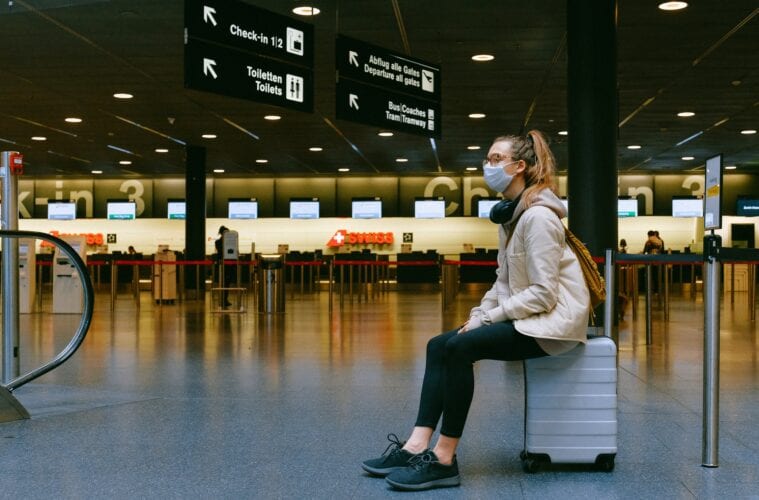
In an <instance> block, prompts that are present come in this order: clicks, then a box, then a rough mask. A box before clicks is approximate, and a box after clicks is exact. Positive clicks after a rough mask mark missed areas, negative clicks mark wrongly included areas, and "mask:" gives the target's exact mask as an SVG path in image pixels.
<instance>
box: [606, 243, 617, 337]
mask: <svg viewBox="0 0 759 500" xmlns="http://www.w3.org/2000/svg"><path fill="white" fill-rule="evenodd" d="M604 279H605V280H606V302H604V337H609V338H612V339H614V343H615V344H616V343H617V341H618V340H619V339H617V338H615V337H616V335H615V334H614V305H615V304H614V303H615V302H616V300H615V298H616V293H615V291H614V290H615V288H616V286H615V284H614V250H612V249H611V248H607V249H606V252H605V255H604Z"/></svg>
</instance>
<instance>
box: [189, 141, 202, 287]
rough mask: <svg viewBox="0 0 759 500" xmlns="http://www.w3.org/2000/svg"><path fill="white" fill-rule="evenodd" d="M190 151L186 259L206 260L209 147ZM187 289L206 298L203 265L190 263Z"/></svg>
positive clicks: (190, 148)
mask: <svg viewBox="0 0 759 500" xmlns="http://www.w3.org/2000/svg"><path fill="white" fill-rule="evenodd" d="M186 151H187V157H186V160H185V162H186V163H185V203H186V205H185V206H186V210H187V214H186V216H185V222H184V241H185V247H186V248H185V258H186V259H187V260H203V259H205V257H206V148H203V147H200V146H187V148H186ZM198 271H199V275H198ZM185 289H186V290H188V291H190V290H193V291H194V290H197V291H198V296H196V297H193V298H199V297H203V294H204V291H205V272H204V268H203V267H196V266H186V270H185Z"/></svg>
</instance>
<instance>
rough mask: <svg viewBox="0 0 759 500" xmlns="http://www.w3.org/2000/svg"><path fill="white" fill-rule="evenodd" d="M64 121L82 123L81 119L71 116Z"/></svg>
mask: <svg viewBox="0 0 759 500" xmlns="http://www.w3.org/2000/svg"><path fill="white" fill-rule="evenodd" d="M63 121H65V122H67V123H82V119H81V118H76V117H73V116H70V117H68V118H66V119H64V120H63Z"/></svg>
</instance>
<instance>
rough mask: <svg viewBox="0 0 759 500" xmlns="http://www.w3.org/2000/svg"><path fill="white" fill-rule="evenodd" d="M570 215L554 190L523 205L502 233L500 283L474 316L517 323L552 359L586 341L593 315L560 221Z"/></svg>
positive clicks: (545, 191)
mask: <svg viewBox="0 0 759 500" xmlns="http://www.w3.org/2000/svg"><path fill="white" fill-rule="evenodd" d="M520 215H521V217H520ZM565 215H566V211H565V209H564V205H563V204H562V203H561V200H560V199H559V198H558V197H556V195H555V194H554V193H553V192H551V190H549V189H544V190H542V191H540V192H539V193H538V194H537V196H536V197H535V198H534V199H533V202H532V204H531V205H530V207H529V208H528V209H526V210H525V207H524V199H522V200H520V202H519V204H518V205H517V208H516V210H515V211H514V215H513V217H512V219H511V221H510V222H508V223H506V224H503V225H501V227H500V228H499V245H498V269H497V270H496V281H495V283H494V284H493V286H492V288H491V289H490V290H488V292H487V293H485V296H484V297H483V298H482V301H481V302H480V305H479V306H477V307H475V308H473V309H472V312H471V315H472V316H479V317H480V319H482V318H483V317H484V318H485V319H486V321H485V322H488V321H487V320H489V321H490V322H493V323H496V322H499V321H506V320H514V327H515V328H516V330H517V331H518V332H520V333H522V334H523V335H528V336H530V337H535V338H536V340H537V342H538V345H539V346H540V347H541V348H542V349H543V350H544V351H545V352H547V353H548V354H551V355H556V354H561V353H563V352H566V351H568V350H570V349H572V348H573V347H575V346H576V345H577V342H585V341H586V339H587V326H588V315H589V314H590V294H589V293H588V287H587V285H586V284H585V278H584V277H583V275H582V270H581V268H580V264H579V263H578V261H577V257H576V256H575V254H574V252H573V251H572V249H571V248H570V247H569V246H568V245H567V243H566V238H565V235H564V226H563V225H562V223H561V220H560V218H562V217H564V216H565ZM514 221H517V223H516V227H513V224H514ZM504 226H505V227H504ZM510 232H513V235H512V237H511V240H510V241H509V239H508V237H509V233H510ZM507 241H508V248H505V246H506V243H507Z"/></svg>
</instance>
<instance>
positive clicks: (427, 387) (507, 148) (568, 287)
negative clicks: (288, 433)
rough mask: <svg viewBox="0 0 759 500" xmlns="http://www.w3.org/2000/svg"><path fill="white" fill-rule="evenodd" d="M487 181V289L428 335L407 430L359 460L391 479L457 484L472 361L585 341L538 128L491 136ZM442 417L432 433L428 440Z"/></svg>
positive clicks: (584, 317) (582, 309)
mask: <svg viewBox="0 0 759 500" xmlns="http://www.w3.org/2000/svg"><path fill="white" fill-rule="evenodd" d="M483 171H484V178H485V182H486V183H487V184H488V186H489V187H490V188H491V189H493V190H494V191H496V192H498V193H502V194H503V197H504V200H503V201H501V202H499V203H498V204H497V205H495V206H494V207H493V209H492V210H491V212H490V219H491V220H492V221H493V222H494V223H496V224H498V225H499V227H498V232H499V248H498V269H497V270H496V280H495V283H494V284H493V286H492V288H491V289H490V290H488V292H487V293H485V296H484V297H483V298H482V301H481V302H480V305H479V306H477V307H475V308H473V309H472V311H471V313H470V315H469V319H468V320H467V322H466V323H464V325H463V326H461V327H460V328H457V329H455V330H451V331H449V332H447V333H444V334H442V335H439V336H437V337H435V338H433V339H432V340H430V341H429V343H428V344H427V360H426V368H425V372H424V380H423V382H422V394H421V401H420V404H419V413H418V415H417V419H416V424H415V426H414V428H413V430H412V431H411V435H410V436H409V438H408V440H407V441H405V442H400V441H399V440H398V438H397V437H396V436H395V435H394V434H390V435H389V436H388V439H389V440H390V441H391V444H390V446H388V449H387V450H386V452H385V453H384V454H383V455H382V456H381V457H379V458H375V459H372V460H367V461H365V462H363V464H362V466H363V468H364V470H366V471H367V472H369V473H370V474H372V475H376V476H386V480H387V482H388V483H390V484H391V485H392V486H393V487H395V488H398V489H403V490H425V489H429V488H437V487H444V486H458V485H459V482H460V480H459V471H458V464H457V461H456V447H457V445H458V443H459V439H461V434H462V432H463V430H464V423H465V420H466V417H467V413H468V412H469V406H470V404H471V402H472V394H473V392H474V366H473V364H474V362H475V361H478V360H481V359H495V360H507V361H514V360H523V359H529V358H536V357H541V356H547V355H556V354H561V353H564V352H567V351H569V350H571V349H572V348H573V347H575V346H576V345H577V343H578V342H585V340H586V329H587V324H588V314H589V311H590V298H589V294H588V289H587V286H586V285H585V280H584V278H583V275H582V271H581V269H580V265H579V264H578V262H577V258H576V257H575V255H574V253H573V252H572V250H571V249H570V248H569V246H567V244H566V242H565V236H564V227H563V225H562V222H561V218H562V217H564V216H565V215H566V211H565V210H564V206H563V205H562V202H561V200H560V199H559V198H558V197H557V196H556V195H555V194H554V191H553V189H554V172H555V160H554V157H553V154H552V153H551V150H550V149H549V147H548V144H547V143H546V140H545V138H544V137H543V134H542V133H541V132H539V131H537V130H532V131H530V132H529V133H528V134H527V135H525V136H503V137H498V138H496V139H495V141H493V145H492V146H490V150H489V151H488V156H487V159H486V160H485V161H484V162H483ZM441 416H442V425H441V427H440V437H439V438H438V440H437V443H436V444H435V446H434V447H430V441H431V439H432V434H433V432H434V431H435V428H436V427H437V425H438V422H439V421H440V417H441Z"/></svg>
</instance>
